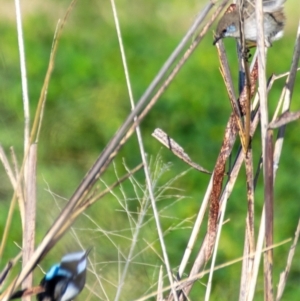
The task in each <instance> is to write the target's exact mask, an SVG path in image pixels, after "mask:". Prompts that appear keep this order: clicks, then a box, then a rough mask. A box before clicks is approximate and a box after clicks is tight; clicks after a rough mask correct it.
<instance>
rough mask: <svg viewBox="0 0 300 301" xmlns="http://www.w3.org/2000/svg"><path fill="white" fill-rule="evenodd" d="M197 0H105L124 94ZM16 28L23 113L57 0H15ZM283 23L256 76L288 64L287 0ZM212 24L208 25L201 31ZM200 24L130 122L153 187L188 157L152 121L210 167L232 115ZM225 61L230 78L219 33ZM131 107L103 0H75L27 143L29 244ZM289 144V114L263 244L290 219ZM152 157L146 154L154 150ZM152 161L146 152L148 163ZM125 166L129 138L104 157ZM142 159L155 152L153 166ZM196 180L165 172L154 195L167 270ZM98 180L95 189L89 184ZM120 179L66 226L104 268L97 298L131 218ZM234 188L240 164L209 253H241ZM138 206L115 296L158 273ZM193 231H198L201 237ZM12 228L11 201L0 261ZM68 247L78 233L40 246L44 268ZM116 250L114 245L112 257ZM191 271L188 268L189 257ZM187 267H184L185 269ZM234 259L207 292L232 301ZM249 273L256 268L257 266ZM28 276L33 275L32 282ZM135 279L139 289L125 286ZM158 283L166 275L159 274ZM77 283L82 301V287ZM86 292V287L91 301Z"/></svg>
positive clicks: (132, 147)
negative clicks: (32, 140)
mask: <svg viewBox="0 0 300 301" xmlns="http://www.w3.org/2000/svg"><path fill="white" fill-rule="evenodd" d="M205 3H206V1H200V0H198V1H194V0H190V1H180V0H173V1H170V0H152V1H138V0H131V1H124V0H118V1H116V5H117V9H118V14H119V18H120V20H119V21H120V25H121V30H122V36H123V39H124V47H125V51H126V56H127V61H128V66H129V72H130V79H131V83H132V88H133V94H134V97H135V99H136V100H137V99H138V98H139V97H140V96H141V95H142V93H143V92H144V90H145V89H146V88H147V86H148V85H149V83H150V82H151V80H152V79H153V78H154V76H155V75H156V73H157V72H158V70H159V69H160V67H161V66H162V64H163V63H164V62H165V60H166V59H167V58H168V56H169V55H170V53H171V52H172V51H173V49H174V48H175V47H176V45H177V44H178V43H179V41H180V40H181V38H182V37H183V35H184V34H185V32H186V31H187V29H188V28H189V26H190V25H191V24H192V22H193V20H194V18H195V16H196V15H197V13H198V12H199V11H200V10H201V8H203V6H204V4H205ZM21 5H22V11H23V31H24V39H25V52H26V64H27V77H28V84H29V98H30V108H31V120H33V116H34V112H35V109H36V106H37V102H38V99H39V95H40V90H41V87H42V84H43V81H44V77H45V72H46V70H47V65H48V60H49V55H50V50H51V45H52V39H53V35H54V31H55V27H56V24H57V21H58V19H61V18H63V16H64V14H65V12H66V10H67V8H68V5H69V1H57V0H52V1H41V0H30V1H26V2H25V1H23V3H21ZM1 6H2V8H1V10H0V16H1V18H0V41H1V42H0V124H1V130H0V143H1V145H2V146H3V147H4V149H5V151H6V154H7V155H8V156H9V147H10V146H13V147H14V149H15V152H16V154H17V157H18V160H19V162H21V160H22V156H23V105H22V92H21V84H20V67H19V55H18V44H17V34H16V21H15V12H14V3H13V2H12V1H7V0H2V1H1ZM285 11H286V15H287V24H286V29H285V36H284V38H283V39H281V40H280V41H277V42H275V43H274V45H273V47H272V48H270V49H269V51H268V64H267V70H268V71H267V73H268V76H270V75H271V74H272V73H275V74H280V73H283V72H286V71H288V69H289V66H290V63H291V57H292V53H293V46H294V39H295V36H296V32H297V23H298V19H299V16H300V7H299V3H298V0H289V1H287V3H286V9H285ZM213 28H215V26H214V27H213ZM212 40H213V33H212V31H210V32H209V34H208V35H207V36H206V37H205V38H204V40H203V43H201V44H200V46H199V47H198V49H197V50H196V51H195V53H194V54H193V55H192V57H191V58H190V59H189V61H188V62H187V63H186V64H185V66H184V67H183V68H182V70H181V71H180V73H179V75H178V76H177V77H176V78H175V80H174V81H173V83H172V84H171V86H170V87H169V88H168V89H167V91H166V92H165V93H164V95H163V96H162V97H161V99H160V100H159V101H158V103H157V104H156V105H155V107H154V108H153V110H152V111H151V112H150V114H149V115H148V116H147V117H146V118H145V120H144V121H143V122H142V125H141V130H142V134H143V137H144V143H145V148H146V152H147V154H148V158H149V159H151V160H152V162H154V161H155V160H158V162H159V164H158V163H157V164H158V165H159V166H158V169H165V172H163V173H162V175H161V176H160V177H159V179H158V184H157V185H158V189H159V188H160V187H163V186H164V185H166V183H168V181H170V180H171V179H173V178H174V177H175V176H177V175H178V174H180V173H182V172H184V171H186V169H187V166H186V165H185V164H184V163H183V162H181V161H180V160H179V159H177V158H175V157H174V156H173V155H172V154H171V153H170V152H169V151H167V150H166V149H164V148H162V147H161V145H160V144H159V143H158V142H157V141H156V140H155V139H154V138H152V137H151V133H152V132H153V130H154V129H155V128H157V127H159V128H162V129H163V130H164V131H166V132H167V133H168V134H169V135H170V136H171V137H173V138H174V139H175V140H177V141H178V142H179V143H180V144H181V145H182V146H183V147H184V149H185V151H186V152H187V153H188V154H189V155H190V157H191V158H192V159H193V160H194V161H196V162H198V163H199V164H201V165H203V166H204V167H205V168H207V169H210V170H212V169H213V168H214V164H215V161H216V158H217V156H218V152H219V149H220V146H221V143H222V137H223V134H224V127H225V125H226V123H227V120H228V117H229V115H230V113H231V106H230V103H229V101H228V99H227V94H226V90H225V87H224V85H223V83H222V78H221V75H220V73H219V71H218V68H219V63H218V58H217V51H216V48H215V47H213V46H212ZM225 46H226V50H227V54H228V57H229V62H230V67H231V70H232V73H233V76H234V80H235V82H237V70H238V69H237V60H236V51H235V42H234V40H231V39H227V40H226V41H225ZM284 82H285V79H281V80H278V81H276V82H275V84H274V87H273V89H272V91H271V93H270V97H269V104H270V118H271V116H272V113H273V112H274V110H275V107H276V104H277V101H278V98H279V96H280V92H281V89H282V87H283V85H284ZM299 97H300V88H299V79H298V80H297V82H296V88H295V91H294V94H293V103H292V107H291V109H292V110H299V102H298V101H297V100H298V99H299ZM129 112H130V105H129V97H128V93H127V88H126V83H125V77H124V72H123V67H122V62H121V58H120V50H119V47H118V42H117V36H116V30H115V26H114V21H113V16H112V10H111V5H110V2H109V1H94V0H90V1H78V2H77V4H76V6H75V7H74V9H73V11H72V12H71V15H70V17H69V19H68V21H67V24H66V26H65V28H64V30H63V34H62V37H61V39H60V42H59V49H58V53H57V57H56V62H55V69H54V72H53V75H52V78H51V82H50V86H49V91H48V96H47V103H46V109H45V115H44V122H43V127H42V132H41V136H40V140H39V142H38V170H37V190H38V205H37V206H38V208H37V233H36V242H37V244H38V243H39V242H40V240H41V239H42V237H43V236H44V234H45V232H46V231H47V229H48V228H49V227H50V225H51V223H52V222H53V221H54V219H55V217H56V216H57V214H58V212H59V207H61V206H63V205H64V204H65V202H66V200H65V199H67V198H69V197H70V196H71V195H72V193H73V191H74V190H75V188H76V187H77V185H78V184H79V182H80V180H81V179H82V178H83V176H84V175H85V173H86V172H87V171H88V169H89V168H90V166H91V165H92V164H93V162H94V161H95V159H96V158H97V156H98V155H99V153H100V152H101V151H102V149H103V148H104V147H105V145H106V143H107V142H108V141H109V140H110V138H111V137H112V135H113V134H114V133H115V132H116V130H117V129H118V128H119V127H120V125H121V124H122V122H123V120H124V119H125V118H126V116H127V115H128V113H129ZM299 144H300V140H299V122H294V123H292V124H290V125H288V126H287V130H286V138H285V142H284V147H283V152H282V158H281V161H280V166H279V170H278V173H277V176H276V187H275V230H274V232H275V242H280V241H282V240H284V239H286V238H290V237H292V236H293V234H294V231H295V227H296V224H297V221H298V219H299V213H300V210H299V203H298V201H299V200H300V187H299V179H300V172H299V170H300V160H299V153H300V145H299ZM253 150H254V156H255V158H254V166H257V162H258V158H259V155H260V137H259V135H258V134H257V135H256V136H255V137H254V141H253ZM158 157H159V158H158ZM157 158H158V159H157ZM124 162H125V164H126V165H127V166H128V167H129V168H133V167H134V166H136V165H137V164H139V163H140V162H141V158H140V153H139V149H138V146H137V142H136V138H135V136H133V137H132V138H131V139H130V141H129V142H128V143H127V144H126V145H125V147H124V148H123V149H122V151H121V152H120V154H119V155H118V157H117V158H116V160H115V169H116V171H117V173H118V176H122V175H123V174H124V173H125V172H126V171H125V168H124V165H123V163H124ZM152 166H153V169H154V166H155V162H154V163H153V164H152ZM0 171H1V172H0V212H1V214H0V231H1V232H0V233H1V236H2V233H3V228H4V225H5V221H6V217H7V212H8V206H9V203H10V200H11V197H12V188H11V185H10V183H9V181H8V179H7V176H6V174H5V171H4V169H3V167H2V166H1V167H0ZM116 171H115V170H114V169H113V167H112V166H111V168H110V169H109V171H108V172H107V173H106V174H105V175H104V178H103V179H104V181H105V182H106V183H108V184H110V183H112V182H114V181H115V180H116V178H117V176H116ZM136 180H137V181H139V183H140V185H142V187H141V189H138V194H139V197H142V195H143V191H142V188H143V186H144V185H145V182H144V176H143V172H139V173H138V174H137V175H136ZM208 182H209V176H207V175H204V174H200V173H199V172H197V171H195V170H190V171H189V172H188V173H187V174H185V175H184V176H182V177H180V178H178V179H176V180H175V181H174V183H172V185H169V186H170V187H169V188H168V189H167V190H166V191H165V192H164V194H163V196H162V197H161V198H160V200H159V202H158V208H159V209H160V210H163V211H162V220H161V222H162V227H163V230H164V231H166V235H165V239H166V245H167V249H168V254H169V256H170V262H171V266H172V267H173V268H174V271H176V267H177V266H178V265H179V263H180V261H181V258H182V255H183V252H184V249H185V246H186V244H187V242H188V239H189V235H190V232H191V227H192V225H193V222H194V219H195V215H196V214H197V212H198V209H199V206H200V203H201V201H202V198H203V196H204V193H205V191H206V187H207V184H208ZM99 185H100V187H104V186H103V185H102V184H101V183H100V182H99ZM122 187H123V189H122V190H121V189H119V188H118V189H115V191H114V192H115V195H109V196H107V197H105V198H104V199H103V200H101V201H100V202H99V203H97V204H96V205H95V206H93V207H92V208H91V209H89V210H88V211H87V216H82V217H80V218H79V220H78V221H77V222H76V224H75V226H74V229H75V230H76V233H77V235H78V237H79V239H80V241H81V242H82V243H83V245H84V247H88V246H90V245H93V246H94V250H93V253H92V255H91V259H92V261H93V263H94V265H95V269H96V271H97V273H99V275H100V277H102V278H103V281H104V285H105V289H106V291H107V296H106V297H105V295H104V294H103V291H102V289H101V288H100V287H98V285H95V284H94V277H93V276H92V275H90V277H89V279H88V283H89V286H90V287H93V285H95V287H94V290H95V291H96V292H97V294H98V295H97V296H98V299H103V300H105V299H106V298H109V299H112V298H113V297H114V294H115V287H114V285H116V284H117V281H118V264H117V262H118V260H120V258H121V259H122V254H127V252H128V248H129V246H130V241H129V240H128V239H125V238H124V237H125V236H130V234H131V231H130V227H131V226H132V225H131V224H130V222H129V220H128V217H127V215H126V213H125V212H124V211H123V209H122V206H121V203H122V202H123V199H124V198H127V199H129V210H131V211H132V212H134V211H137V210H138V207H139V201H138V200H137V195H136V193H137V192H136V190H135V189H134V186H133V184H131V183H129V181H128V182H126V183H124V185H123V186H122ZM262 191H263V188H262V180H261V179H260V181H259V185H258V187H257V194H256V213H257V217H256V222H257V226H258V225H259V220H260V212H261V208H262V202H263V194H262ZM246 206H247V201H246V187H245V176H244V169H242V171H241V174H240V177H239V180H238V182H237V184H236V186H235V189H234V192H233V194H232V196H231V197H230V199H229V203H228V209H227V213H226V218H227V219H230V222H228V223H227V224H226V225H225V226H224V227H223V233H222V237H221V242H220V247H219V255H218V259H217V263H224V262H226V261H229V260H232V259H234V258H237V257H240V256H241V255H242V252H243V238H244V229H245V217H246V209H247V208H246ZM151 216H152V211H151V209H149V210H148V215H147V218H146V219H147V220H149V222H148V223H147V224H145V226H144V227H143V228H142V229H141V231H142V232H141V233H142V236H141V237H143V239H140V241H139V243H138V248H137V251H136V253H139V255H137V256H136V257H135V260H134V263H133V264H132V265H131V268H130V271H129V277H128V279H127V280H126V284H125V286H124V293H123V294H122V300H133V299H135V298H137V297H139V296H141V295H142V294H145V293H146V292H147V289H149V288H150V286H151V285H154V284H155V282H156V281H157V275H158V270H159V266H160V265H161V264H162V262H161V259H160V258H159V256H158V255H157V253H156V252H154V251H153V250H151V249H150V248H148V249H147V250H145V249H144V248H145V246H147V245H148V244H152V243H153V247H154V248H155V249H156V251H157V252H158V254H161V251H160V247H159V243H158V241H157V233H156V229H155V223H154V222H153V219H151ZM204 231H205V229H204V228H203V229H202V231H201V234H203V233H204ZM21 234H22V230H21V226H20V220H19V213H18V211H17V210H16V212H15V213H14V219H13V224H12V228H11V231H10V237H9V241H8V243H7V252H6V253H5V254H4V256H5V257H4V259H3V260H2V262H1V268H2V267H3V266H4V264H5V263H6V261H7V260H8V259H9V258H11V257H13V256H15V255H16V254H17V252H18V250H19V249H18V247H17V246H16V244H15V243H17V244H18V245H21V241H22V239H21ZM202 237H203V235H200V236H199V241H198V243H197V246H196V249H195V250H194V252H193V254H192V258H191V261H192V260H193V259H194V258H195V256H196V254H197V251H198V249H197V248H198V247H199V246H200V244H201V240H202ZM78 248H79V246H78V242H77V239H76V238H75V236H74V235H73V234H72V232H71V231H70V234H68V235H66V237H64V238H63V239H62V241H61V242H60V243H59V245H58V246H57V247H56V248H54V249H53V251H51V253H50V254H49V255H48V256H47V258H46V259H45V260H44V262H43V263H42V267H43V268H44V269H48V268H49V266H50V265H51V264H52V263H53V262H55V261H58V260H59V259H60V258H61V256H62V255H63V254H64V253H65V252H67V251H71V250H77V249H78ZM288 248H289V244H287V245H284V246H281V247H279V248H278V249H275V251H274V284H276V283H278V279H279V273H280V272H281V271H282V269H284V267H285V262H286V257H287V251H288ZM120 254H121V255H120ZM189 268H190V267H189ZM188 270H189V269H187V270H186V271H187V272H188ZM240 271H241V266H240V264H236V265H234V266H231V267H228V268H225V269H222V270H220V271H218V272H216V273H215V276H214V284H213V291H212V298H211V300H220V301H221V300H228V299H232V300H234V299H237V297H238V291H239V279H240ZM299 271H300V251H298V250H297V251H296V257H295V259H294V262H293V266H292V271H291V275H290V276H289V279H288V285H287V288H286V292H285V294H284V298H283V300H299V294H300V289H299V284H300V272H299ZM261 274H262V273H261ZM39 277H41V272H40V271H38V270H37V271H36V278H35V281H36V282H38V281H39ZM205 282H206V278H205V279H202V280H200V281H199V283H198V284H196V285H195V288H194V290H193V291H192V294H191V299H192V300H199V296H201V297H200V299H202V296H203V292H205V285H204V283H205ZM137 283H138V285H137ZM165 283H167V281H166V282H165ZM87 294H88V292H87V290H85V292H84V293H83V296H82V297H79V298H78V299H80V298H82V299H83V298H84V295H87ZM94 298H96V297H94ZM255 300H263V280H262V276H260V279H259V282H258V285H257V294H256V298H255Z"/></svg>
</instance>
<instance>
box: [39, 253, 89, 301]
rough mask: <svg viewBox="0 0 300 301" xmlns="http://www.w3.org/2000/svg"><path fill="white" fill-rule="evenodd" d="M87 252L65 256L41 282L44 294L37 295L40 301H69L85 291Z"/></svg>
mask: <svg viewBox="0 0 300 301" xmlns="http://www.w3.org/2000/svg"><path fill="white" fill-rule="evenodd" d="M89 252H90V249H89V250H87V251H79V252H75V253H70V254H67V255H65V256H64V257H63V258H62V259H61V262H60V263H59V264H55V265H54V266H52V268H51V269H50V270H49V271H48V272H47V274H46V275H45V277H44V278H43V279H42V280H41V283H40V286H41V287H42V288H44V292H42V293H39V294H37V300H38V301H69V300H72V299H74V298H75V297H76V296H77V295H78V294H79V293H80V292H81V291H82V289H83V287H84V285H85V279H86V268H87V256H88V253H89Z"/></svg>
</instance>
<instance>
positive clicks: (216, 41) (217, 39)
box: [213, 36, 223, 46]
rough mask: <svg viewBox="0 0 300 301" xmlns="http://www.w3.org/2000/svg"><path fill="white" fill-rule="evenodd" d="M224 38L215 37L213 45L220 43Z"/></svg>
mask: <svg viewBox="0 0 300 301" xmlns="http://www.w3.org/2000/svg"><path fill="white" fill-rule="evenodd" d="M222 38H223V36H219V37H217V36H215V39H214V42H213V45H214V46H215V45H216V44H217V43H218V41H219V40H221V39H222Z"/></svg>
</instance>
